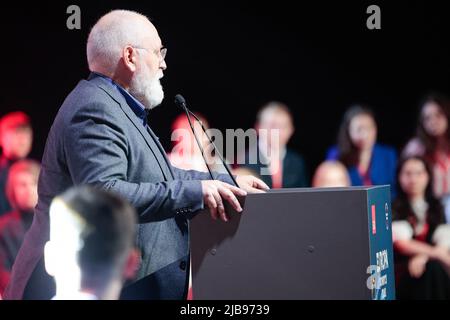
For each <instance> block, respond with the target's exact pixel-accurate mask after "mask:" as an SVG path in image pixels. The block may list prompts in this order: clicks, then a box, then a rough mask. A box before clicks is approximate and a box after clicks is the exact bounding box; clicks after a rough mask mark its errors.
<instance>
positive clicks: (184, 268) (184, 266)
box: [180, 261, 186, 271]
mask: <svg viewBox="0 0 450 320" xmlns="http://www.w3.org/2000/svg"><path fill="white" fill-rule="evenodd" d="M180 269H181V270H183V271H184V270H186V261H181V262H180Z"/></svg>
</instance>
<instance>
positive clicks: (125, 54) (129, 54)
mask: <svg viewBox="0 0 450 320" xmlns="http://www.w3.org/2000/svg"><path fill="white" fill-rule="evenodd" d="M122 60H123V63H124V64H125V67H126V68H127V69H128V70H130V71H131V72H135V71H136V61H137V50H136V49H135V48H133V47H132V46H126V47H125V48H123V50H122Z"/></svg>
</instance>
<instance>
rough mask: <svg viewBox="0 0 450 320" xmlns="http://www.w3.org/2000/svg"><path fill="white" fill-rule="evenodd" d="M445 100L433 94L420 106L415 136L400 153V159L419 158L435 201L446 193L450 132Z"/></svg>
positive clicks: (448, 189) (449, 187)
mask: <svg viewBox="0 0 450 320" xmlns="http://www.w3.org/2000/svg"><path fill="white" fill-rule="evenodd" d="M449 105H450V101H449V100H448V98H446V97H444V96H442V95H439V94H433V95H429V96H428V97H426V98H425V99H424V101H423V103H422V104H421V109H420V113H419V121H418V125H417V132H416V137H414V138H413V139H411V140H410V141H409V142H408V144H407V145H406V147H405V148H404V150H403V153H402V155H403V156H421V157H424V158H425V160H426V161H427V162H428V163H429V164H430V166H431V168H432V170H433V181H434V182H433V191H434V194H435V196H437V197H438V198H445V197H446V196H448V195H449V194H450V130H449V117H450V112H449Z"/></svg>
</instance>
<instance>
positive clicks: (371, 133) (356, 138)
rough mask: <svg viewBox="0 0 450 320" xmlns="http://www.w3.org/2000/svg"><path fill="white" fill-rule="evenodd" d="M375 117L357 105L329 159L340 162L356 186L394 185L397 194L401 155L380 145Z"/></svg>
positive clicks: (347, 115)
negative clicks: (398, 167) (398, 163)
mask: <svg viewBox="0 0 450 320" xmlns="http://www.w3.org/2000/svg"><path fill="white" fill-rule="evenodd" d="M377 130H378V129H377V124H376V121H375V115H374V113H373V111H372V110H371V109H369V108H368V107H366V106H361V105H355V106H353V107H351V108H350V109H348V110H347V112H346V113H345V114H344V118H343V121H342V123H341V126H340V129H339V133H338V143H337V146H335V147H333V148H331V149H330V150H329V151H328V154H327V160H339V161H341V162H342V163H343V164H344V165H345V166H346V167H347V170H348V173H349V175H350V179H351V182H352V185H354V186H363V185H365V186H369V185H384V184H389V185H391V191H392V194H393V195H395V189H396V186H395V168H396V164H397V153H396V151H395V149H394V148H392V147H390V146H385V145H382V144H379V143H377Z"/></svg>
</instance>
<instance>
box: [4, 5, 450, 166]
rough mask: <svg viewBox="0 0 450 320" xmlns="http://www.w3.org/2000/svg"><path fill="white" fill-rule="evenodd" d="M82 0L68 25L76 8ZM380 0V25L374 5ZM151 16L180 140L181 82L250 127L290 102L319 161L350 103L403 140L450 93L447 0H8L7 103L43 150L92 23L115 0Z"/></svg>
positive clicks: (300, 132)
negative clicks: (425, 100) (259, 115)
mask: <svg viewBox="0 0 450 320" xmlns="http://www.w3.org/2000/svg"><path fill="white" fill-rule="evenodd" d="M70 4H77V5H79V6H80V8H81V30H68V29H67V27H66V19H67V18H68V16H69V14H67V13H66V8H67V7H68V6H69V5H70ZM370 4H377V5H379V6H380V7H381V20H382V29H381V30H368V29H367V28H366V19H367V17H368V16H369V15H368V14H366V9H367V7H368V6H369V5H370ZM117 8H123V9H131V10H136V11H139V12H141V13H143V14H146V15H147V16H149V17H150V18H151V19H152V21H153V23H154V24H155V25H156V27H157V28H158V30H159V33H160V36H161V38H162V40H163V43H164V44H165V46H166V47H167V48H168V54H167V58H166V62H167V64H168V69H167V70H166V72H165V77H164V78H163V80H162V83H163V86H164V89H165V94H166V99H165V100H164V102H163V104H162V105H161V106H160V107H158V108H156V109H155V110H153V111H152V112H151V113H150V124H151V125H152V127H153V128H154V129H155V131H156V132H157V134H158V135H159V136H160V137H161V138H162V141H163V142H164V145H165V147H166V148H167V149H168V148H169V147H170V130H169V128H170V123H171V121H172V120H173V118H174V117H175V116H176V115H177V114H178V113H179V111H178V110H177V109H176V107H175V106H174V105H173V96H174V95H175V94H176V93H182V94H183V95H184V96H185V98H186V99H187V100H188V103H189V105H190V107H191V109H193V110H197V111H200V112H201V113H202V114H204V115H205V116H206V117H207V118H208V119H209V121H210V123H211V126H213V127H216V128H219V129H225V128H244V129H246V128H249V127H252V126H253V124H254V118H255V113H256V111H257V110H258V108H259V107H260V106H261V105H262V104H263V103H265V102H267V101H268V100H273V99H275V100H281V101H283V102H285V103H286V104H288V105H289V106H290V108H291V109H292V111H293V113H294V116H295V124H296V127H297V130H296V132H295V135H294V137H293V139H292V141H291V146H292V147H294V148H295V149H297V150H298V151H299V152H301V153H302V154H303V155H304V156H305V158H306V160H307V163H308V165H309V168H310V171H312V170H313V169H314V167H315V166H316V165H317V164H318V163H319V162H320V161H321V160H322V159H323V157H324V155H325V152H326V149H327V148H328V147H329V146H330V145H331V144H333V143H334V142H335V139H336V132H337V128H338V126H339V122H340V119H341V117H342V114H343V112H344V110H345V109H346V108H347V107H348V106H349V105H350V104H352V103H355V102H364V103H367V104H369V105H370V106H372V108H373V109H375V111H376V113H377V116H378V125H379V141H381V142H383V143H388V144H392V145H394V146H396V147H397V148H401V147H402V146H403V145H404V143H405V142H406V141H407V139H408V138H409V137H410V136H411V135H412V134H413V133H414V129H415V124H416V118H417V108H418V103H419V100H420V98H421V97H422V96H423V95H424V94H426V93H427V92H429V91H431V90H438V91H441V92H444V93H446V94H450V88H449V87H448V77H449V75H450V59H449V58H450V52H449V45H448V42H449V41H450V32H449V31H450V11H448V10H446V5H445V2H444V1H442V2H438V1H411V0H408V1H398V0H396V1H389V2H388V1H370V2H369V1H314V2H304V1H281V0H278V1H270V2H256V1H254V2H250V1H226V2H220V1H208V2H206V1H205V2H201V1H183V2H180V3H178V2H175V1H129V0H127V1H95V2H94V1H90V2H88V1H85V2H84V1H71V2H66V1H58V2H57V3H56V2H50V1H49V2H33V3H27V2H14V3H12V4H8V5H6V4H4V3H3V4H2V9H1V13H0V19H1V20H0V33H1V43H2V44H1V78H0V79H1V80H0V81H1V94H0V115H3V114H5V113H7V112H9V111H12V110H16V109H21V110H24V111H26V112H27V113H29V114H30V115H31V117H32V119H33V125H34V128H35V144H34V148H33V154H32V156H33V157H35V158H38V159H40V157H41V155H42V152H43V148H44V145H45V139H46V137H47V133H48V130H49V128H50V126H51V123H52V121H53V118H54V116H55V114H56V112H57V110H58V108H59V106H60V105H61V103H62V102H63V100H64V98H65V96H66V95H67V94H68V93H69V92H70V90H71V89H73V87H74V86H75V85H76V84H77V82H78V81H79V80H80V79H81V78H86V77H87V76H88V69H87V63H86V58H85V43H86V39H87V34H88V32H89V30H90V27H91V26H92V25H93V24H94V23H95V21H96V20H97V19H98V18H99V17H100V16H101V15H103V14H104V13H106V12H108V11H109V10H111V9H117Z"/></svg>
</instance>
